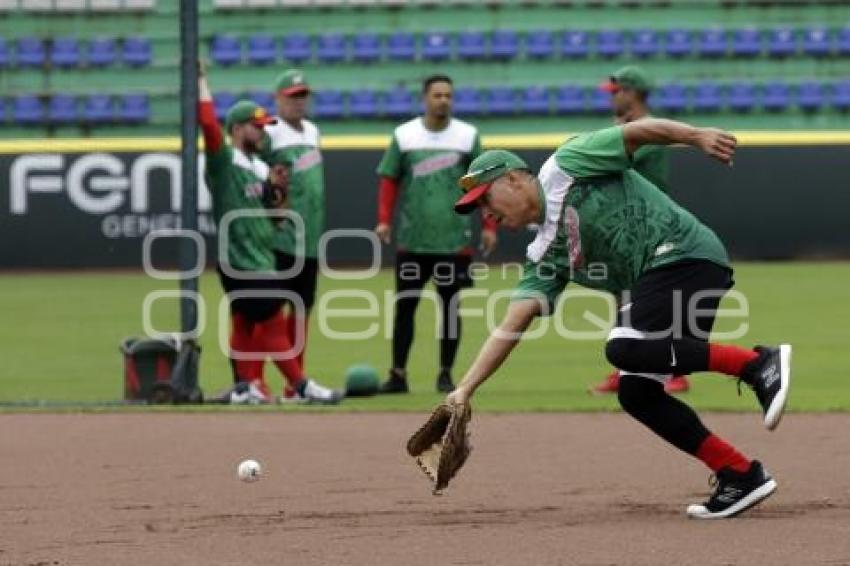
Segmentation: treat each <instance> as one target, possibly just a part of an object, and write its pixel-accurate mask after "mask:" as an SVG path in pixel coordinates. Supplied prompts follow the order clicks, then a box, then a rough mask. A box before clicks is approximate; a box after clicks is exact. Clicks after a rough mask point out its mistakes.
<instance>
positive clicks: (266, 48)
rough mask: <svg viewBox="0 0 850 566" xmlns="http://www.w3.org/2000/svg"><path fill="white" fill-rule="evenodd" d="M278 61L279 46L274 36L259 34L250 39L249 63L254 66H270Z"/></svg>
mask: <svg viewBox="0 0 850 566" xmlns="http://www.w3.org/2000/svg"><path fill="white" fill-rule="evenodd" d="M276 59H277V45H275V40H274V38H273V37H272V36H270V35H269V34H266V33H258V34H256V35H252V36H251V37H249V38H248V62H249V63H252V64H254V65H269V64H271V63H274V62H275V60H276Z"/></svg>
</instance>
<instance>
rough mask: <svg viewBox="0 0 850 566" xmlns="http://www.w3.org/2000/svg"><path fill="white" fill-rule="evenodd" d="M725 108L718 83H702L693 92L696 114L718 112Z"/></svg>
mask: <svg viewBox="0 0 850 566" xmlns="http://www.w3.org/2000/svg"><path fill="white" fill-rule="evenodd" d="M722 107H723V101H722V97H721V95H720V87H719V86H718V85H717V83H713V82H704V83H700V84H698V85H697V86H696V88H694V91H693V108H694V111H695V112H717V111H718V110H720V109H721V108H722Z"/></svg>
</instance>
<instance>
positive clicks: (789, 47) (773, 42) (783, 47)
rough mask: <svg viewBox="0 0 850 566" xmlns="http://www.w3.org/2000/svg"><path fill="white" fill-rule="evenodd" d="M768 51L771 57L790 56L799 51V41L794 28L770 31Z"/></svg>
mask: <svg viewBox="0 0 850 566" xmlns="http://www.w3.org/2000/svg"><path fill="white" fill-rule="evenodd" d="M767 53H768V55H770V56H771V57H776V58H781V57H790V56H792V55H795V54H796V53H797V41H796V37H795V34H794V30H792V29H791V28H788V27H780V28H775V29H773V30H771V31H770V34H769V35H768V40H767Z"/></svg>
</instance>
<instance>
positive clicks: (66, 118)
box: [47, 94, 79, 124]
mask: <svg viewBox="0 0 850 566" xmlns="http://www.w3.org/2000/svg"><path fill="white" fill-rule="evenodd" d="M47 119H48V121H49V122H52V123H55V124H70V123H72V122H76V121H77V120H79V115H78V112H77V99H76V97H74V96H71V95H68V94H54V95H53V96H52V97H51V99H50V104H49V106H48V107H47Z"/></svg>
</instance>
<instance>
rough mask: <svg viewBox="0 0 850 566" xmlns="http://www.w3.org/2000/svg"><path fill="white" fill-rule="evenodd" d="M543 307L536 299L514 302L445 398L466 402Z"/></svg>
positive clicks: (449, 400)
mask: <svg viewBox="0 0 850 566" xmlns="http://www.w3.org/2000/svg"><path fill="white" fill-rule="evenodd" d="M540 308H541V307H540V301H538V300H536V299H523V300H520V301H514V302H512V303H511V304H510V306H509V307H508V312H507V313H506V314H505V318H504V319H503V320H502V323H501V324H500V325H499V327H498V328H496V329H495V330H494V331H493V332H492V333H491V334H490V337H489V338H487V341H486V342H484V345H483V346H482V347H481V351H479V352H478V356H477V357H476V358H475V361H474V362H473V363H472V366H471V367H470V368H469V370H468V371H467V372H466V375H465V376H464V377H463V379H462V380H461V381H460V383H458V384H457V387H456V388H455V390H454V391H453V392H451V393H450V394H449V395H448V396H447V397H446V401H447V402H449V403H466V402H467V401H468V400H469V398H470V397H472V394H473V393H474V392H475V390H476V389H477V388H478V386H479V385H481V384H482V383H484V382H485V381H486V380H487V378H489V377H490V376H491V375H493V373H495V371H496V370H497V369H499V367H501V365H502V363H504V361H505V360H506V359H507V357H508V354H510V353H511V350H513V349H514V346H516V344H517V342H519V340H520V338H521V337H522V333H523V332H525V329H526V328H528V325H529V324H531V321H532V320H534V317H536V316H537V315H539V314H540Z"/></svg>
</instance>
